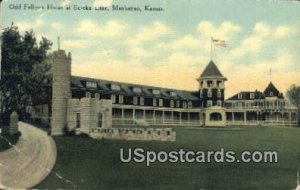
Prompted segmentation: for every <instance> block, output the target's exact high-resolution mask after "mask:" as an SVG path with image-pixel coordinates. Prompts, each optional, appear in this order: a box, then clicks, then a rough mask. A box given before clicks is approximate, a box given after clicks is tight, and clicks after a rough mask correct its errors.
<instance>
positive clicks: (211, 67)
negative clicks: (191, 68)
mask: <svg viewBox="0 0 300 190" xmlns="http://www.w3.org/2000/svg"><path fill="white" fill-rule="evenodd" d="M202 77H223V78H224V76H223V75H222V73H221V72H220V70H219V69H218V67H217V66H216V64H215V63H214V62H213V61H212V60H211V61H210V62H209V63H208V65H207V66H206V67H205V69H204V71H203V72H202V74H201V75H200V78H202Z"/></svg>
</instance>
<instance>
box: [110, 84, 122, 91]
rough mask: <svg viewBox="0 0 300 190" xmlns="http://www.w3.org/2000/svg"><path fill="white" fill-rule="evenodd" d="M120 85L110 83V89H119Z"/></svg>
mask: <svg viewBox="0 0 300 190" xmlns="http://www.w3.org/2000/svg"><path fill="white" fill-rule="evenodd" d="M120 89H121V87H120V85H118V84H111V90H120Z"/></svg>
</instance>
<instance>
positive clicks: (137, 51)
mask: <svg viewBox="0 0 300 190" xmlns="http://www.w3.org/2000/svg"><path fill="white" fill-rule="evenodd" d="M128 54H129V55H131V56H133V57H150V56H152V55H153V53H152V52H151V51H148V50H145V49H144V48H141V47H138V46H132V47H130V48H129V51H128Z"/></svg>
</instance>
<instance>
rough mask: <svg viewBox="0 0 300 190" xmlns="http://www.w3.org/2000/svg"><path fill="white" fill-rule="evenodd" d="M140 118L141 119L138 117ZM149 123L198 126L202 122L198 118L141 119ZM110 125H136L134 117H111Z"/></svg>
mask: <svg viewBox="0 0 300 190" xmlns="http://www.w3.org/2000/svg"><path fill="white" fill-rule="evenodd" d="M138 120H141V119H138ZM143 120H144V121H145V122H146V123H148V124H149V125H186V126H200V125H202V122H201V121H200V120H181V121H180V120H177V119H173V120H172V119H165V120H163V119H161V118H160V119H143ZM112 125H113V126H118V125H138V123H137V122H136V121H135V119H127V118H124V119H122V118H113V119H112Z"/></svg>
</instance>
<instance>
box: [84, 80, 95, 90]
mask: <svg viewBox="0 0 300 190" xmlns="http://www.w3.org/2000/svg"><path fill="white" fill-rule="evenodd" d="M86 87H88V88H97V83H96V82H91V81H87V82H86Z"/></svg>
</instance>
